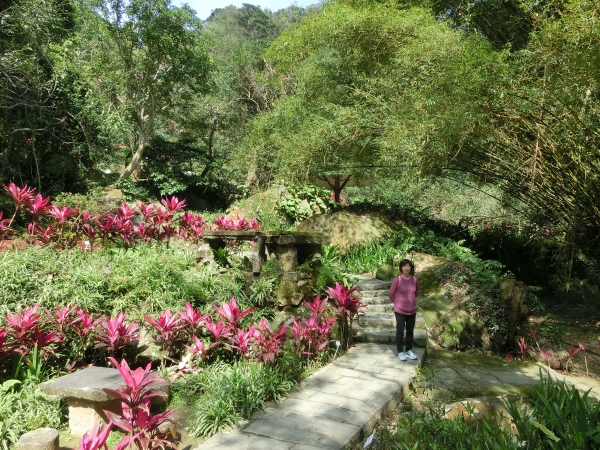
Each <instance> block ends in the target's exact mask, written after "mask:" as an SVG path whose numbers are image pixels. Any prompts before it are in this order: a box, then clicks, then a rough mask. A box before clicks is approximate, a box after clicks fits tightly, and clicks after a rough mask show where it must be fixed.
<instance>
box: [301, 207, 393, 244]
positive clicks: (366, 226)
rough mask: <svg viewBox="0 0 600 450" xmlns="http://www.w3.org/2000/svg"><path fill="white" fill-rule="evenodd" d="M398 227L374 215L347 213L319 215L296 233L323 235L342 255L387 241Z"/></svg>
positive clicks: (306, 221) (307, 220) (302, 225)
mask: <svg viewBox="0 0 600 450" xmlns="http://www.w3.org/2000/svg"><path fill="white" fill-rule="evenodd" d="M398 227H399V226H398V225H396V224H393V223H392V222H389V221H388V220H386V219H384V218H382V217H380V216H377V215H373V214H365V215H358V214H352V213H349V212H347V211H338V212H333V213H327V214H317V215H314V216H312V217H309V218H308V219H306V220H305V221H304V222H302V223H300V224H299V225H298V226H297V227H296V231H301V232H309V233H321V234H323V236H324V238H325V241H326V243H327V244H335V245H337V246H338V249H339V251H340V253H341V254H345V253H346V252H347V251H348V250H349V249H350V248H352V247H355V246H357V247H358V246H364V245H369V244H372V243H373V242H377V241H380V240H382V239H385V237H386V235H387V234H389V233H393V232H395V231H399V230H398Z"/></svg>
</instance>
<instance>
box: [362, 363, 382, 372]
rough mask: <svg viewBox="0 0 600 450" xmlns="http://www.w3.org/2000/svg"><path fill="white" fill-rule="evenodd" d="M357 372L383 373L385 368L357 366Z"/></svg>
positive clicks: (366, 365) (365, 365)
mask: <svg viewBox="0 0 600 450" xmlns="http://www.w3.org/2000/svg"><path fill="white" fill-rule="evenodd" d="M355 370H358V371H360V372H370V373H381V371H382V370H384V368H383V367H380V366H379V367H378V366H371V365H368V364H357V365H356V368H355Z"/></svg>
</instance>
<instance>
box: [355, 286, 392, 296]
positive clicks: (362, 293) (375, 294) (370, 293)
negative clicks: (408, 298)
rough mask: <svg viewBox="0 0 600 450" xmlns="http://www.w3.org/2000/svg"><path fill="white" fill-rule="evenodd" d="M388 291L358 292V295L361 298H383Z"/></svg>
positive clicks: (387, 289)
mask: <svg viewBox="0 0 600 450" xmlns="http://www.w3.org/2000/svg"><path fill="white" fill-rule="evenodd" d="M389 291H390V289H389V288H386V289H372V290H368V291H362V290H361V291H360V295H361V297H363V298H364V297H383V296H386V297H387V295H388V292H389Z"/></svg>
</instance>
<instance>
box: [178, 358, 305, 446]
mask: <svg viewBox="0 0 600 450" xmlns="http://www.w3.org/2000/svg"><path fill="white" fill-rule="evenodd" d="M285 375H286V372H283V371H281V370H280V369H278V368H277V367H271V366H267V365H264V364H255V363H249V362H246V361H242V362H239V363H237V364H235V365H233V366H230V365H227V364H224V363H215V364H212V365H211V366H209V367H207V368H206V369H205V370H204V371H203V372H200V373H198V374H194V375H191V376H188V377H186V378H185V379H184V380H181V381H180V382H178V383H177V384H176V385H175V387H174V390H175V392H176V394H175V395H177V396H179V397H181V396H182V395H185V396H188V398H192V397H196V396H199V398H198V400H197V401H196V403H195V404H194V410H195V412H194V414H193V415H192V417H191V418H190V422H189V423H190V425H189V429H188V431H189V432H190V434H192V435H194V436H211V435H213V434H215V433H217V432H218V431H220V430H223V429H228V428H231V427H232V426H233V425H234V424H235V423H236V422H237V421H238V420H239V419H241V418H249V417H250V416H251V415H252V413H253V412H254V411H256V410H258V409H262V408H264V405H265V402H266V401H268V400H279V398H280V396H281V395H282V394H284V393H287V392H289V391H290V390H291V389H292V388H293V387H294V385H295V380H290V379H287V378H286V376H285Z"/></svg>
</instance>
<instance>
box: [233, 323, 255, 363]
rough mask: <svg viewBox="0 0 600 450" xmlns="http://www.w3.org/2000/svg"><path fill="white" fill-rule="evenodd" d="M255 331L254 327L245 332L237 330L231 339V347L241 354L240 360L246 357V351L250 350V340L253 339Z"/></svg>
mask: <svg viewBox="0 0 600 450" xmlns="http://www.w3.org/2000/svg"><path fill="white" fill-rule="evenodd" d="M255 331H256V330H255V328H254V327H250V328H248V330H246V331H244V330H241V329H240V328H238V329H237V332H236V334H235V335H234V336H233V338H232V342H233V344H232V347H233V348H235V349H237V350H238V351H239V352H240V353H241V355H242V358H246V357H247V356H248V350H249V349H250V344H252V340H253V339H254V335H255Z"/></svg>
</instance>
